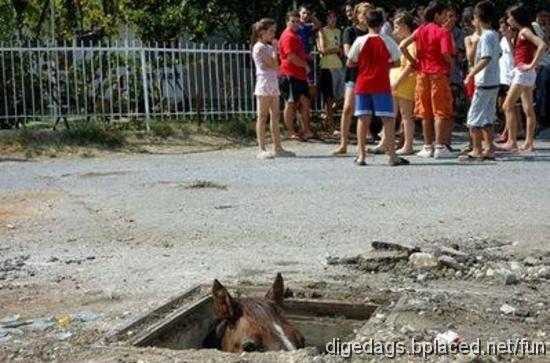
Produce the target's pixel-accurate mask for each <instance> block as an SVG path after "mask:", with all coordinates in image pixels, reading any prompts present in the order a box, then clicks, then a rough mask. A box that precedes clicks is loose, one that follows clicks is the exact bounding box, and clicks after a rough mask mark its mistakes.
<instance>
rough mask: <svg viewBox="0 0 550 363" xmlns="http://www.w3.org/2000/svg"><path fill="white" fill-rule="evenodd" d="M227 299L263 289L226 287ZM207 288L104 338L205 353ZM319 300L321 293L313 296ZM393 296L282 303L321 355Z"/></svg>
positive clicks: (209, 320)
mask: <svg viewBox="0 0 550 363" xmlns="http://www.w3.org/2000/svg"><path fill="white" fill-rule="evenodd" d="M227 289H228V291H229V292H230V293H231V295H232V296H239V295H240V296H247V297H263V296H264V295H265V293H266V291H267V290H268V289H269V288H268V287H253V288H252V287H248V286H247V287H238V288H236V287H227ZM211 291H212V287H211V286H208V285H199V286H196V287H194V288H192V289H190V290H188V291H186V292H184V293H183V294H181V295H179V296H177V297H175V298H174V299H171V300H170V301H169V302H167V303H166V304H163V305H162V306H160V307H158V308H156V309H154V310H152V311H150V312H148V313H146V314H144V315H143V316H141V317H139V318H138V319H136V320H135V321H133V322H131V323H130V324H128V325H126V326H125V327H123V328H122V329H120V330H118V331H117V332H115V334H113V335H112V336H111V337H109V340H110V341H119V342H121V341H122V342H126V343H127V344H130V345H133V346H137V347H152V346H154V347H160V348H168V349H174V350H184V349H202V348H205V342H206V340H207V339H206V338H207V337H208V336H209V334H211V333H212V331H213V329H215V324H216V319H215V316H214V313H213V310H214V307H213V299H212V296H211V293H212V292H211ZM310 295H312V294H311V291H305V290H294V291H293V296H310ZM313 295H314V296H323V294H322V293H321V294H319V293H317V294H313ZM395 299H396V296H392V297H388V296H384V297H382V296H380V297H376V296H369V302H362V303H361V302H350V301H345V300H335V299H325V298H307V299H306V298H294V297H290V298H285V300H284V312H285V315H286V317H287V318H288V320H289V321H290V322H291V323H292V324H293V325H294V326H295V327H296V328H297V329H298V330H299V331H300V333H301V334H302V335H303V336H304V338H305V345H306V347H316V348H317V349H318V351H319V352H321V353H324V352H325V349H326V344H327V343H329V342H331V341H333V339H336V338H339V339H340V341H342V342H346V341H351V340H354V338H355V337H356V335H357V332H359V331H360V330H362V328H364V327H366V324H367V322H368V320H369V318H370V317H371V316H372V315H373V314H374V312H375V311H376V310H377V309H379V308H380V307H381V306H383V305H385V304H387V303H389V302H390V300H394V301H395Z"/></svg>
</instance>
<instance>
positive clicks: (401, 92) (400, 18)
mask: <svg viewBox="0 0 550 363" xmlns="http://www.w3.org/2000/svg"><path fill="white" fill-rule="evenodd" d="M414 28H415V23H414V17H413V16H412V15H411V14H409V13H407V12H401V13H398V14H397V15H396V16H395V18H394V32H393V35H394V36H395V38H396V39H397V40H398V41H400V40H403V39H405V38H407V37H408V36H410V35H411V34H412V32H413V31H414ZM408 50H409V53H411V54H412V55H413V57H415V56H416V47H415V44H414V43H412V44H411V45H410V46H409V47H408ZM390 84H391V87H392V94H393V99H394V104H395V105H396V113H397V112H399V113H400V114H401V125H402V128H403V135H404V143H403V147H402V148H401V149H399V150H397V151H396V154H398V155H412V154H414V150H413V141H414V119H413V117H414V116H413V110H414V89H415V86H416V72H415V70H414V66H413V65H412V64H411V63H410V62H409V61H408V60H407V59H406V58H405V57H403V56H402V57H401V64H400V66H399V67H397V68H392V69H391V71H390ZM397 110H398V111H397Z"/></svg>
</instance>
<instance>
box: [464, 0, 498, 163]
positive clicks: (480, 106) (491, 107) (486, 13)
mask: <svg viewBox="0 0 550 363" xmlns="http://www.w3.org/2000/svg"><path fill="white" fill-rule="evenodd" d="M494 12H495V6H494V4H493V3H492V2H491V1H489V0H484V1H482V2H480V3H478V4H477V5H476V7H475V9H474V26H475V27H476V32H477V33H478V34H480V36H479V40H478V41H477V47H476V53H475V61H474V66H473V68H472V70H471V71H470V73H469V74H468V75H467V76H466V79H465V80H464V83H465V84H469V83H470V80H471V79H474V80H475V87H476V88H475V91H474V96H473V98H472V103H471V104H470V109H469V111H468V127H469V128H470V136H471V139H472V151H471V152H470V153H468V154H466V155H464V156H463V157H462V158H461V160H479V159H488V160H494V156H493V123H494V122H495V119H496V105H497V97H498V89H499V84H500V74H499V65H498V62H499V56H500V45H499V36H498V33H497V32H496V31H494V30H493V29H491V17H492V16H493V14H494ZM482 140H483V142H482ZM482 143H484V144H485V145H486V149H485V150H483V147H482Z"/></svg>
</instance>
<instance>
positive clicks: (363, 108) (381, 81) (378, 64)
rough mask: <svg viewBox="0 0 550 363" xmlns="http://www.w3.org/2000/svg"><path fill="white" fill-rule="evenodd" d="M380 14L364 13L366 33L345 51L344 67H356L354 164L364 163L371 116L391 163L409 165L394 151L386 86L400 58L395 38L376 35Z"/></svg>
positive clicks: (390, 104) (390, 103) (381, 17)
mask: <svg viewBox="0 0 550 363" xmlns="http://www.w3.org/2000/svg"><path fill="white" fill-rule="evenodd" d="M383 24H384V16H383V14H382V13H381V12H380V11H377V10H372V11H370V12H369V13H368V14H367V26H368V28H369V32H368V34H366V35H363V36H361V37H358V38H357V39H356V40H355V41H354V42H353V45H352V46H351V49H350V51H349V53H348V66H349V67H353V66H357V65H358V66H359V71H358V74H357V80H356V83H355V116H357V117H358V118H359V122H358V124H357V159H356V160H355V161H356V163H357V165H360V166H363V165H366V162H365V157H366V150H365V138H366V136H367V130H368V129H369V125H370V121H371V118H372V116H379V117H380V118H381V119H382V122H383V123H384V133H385V145H384V149H385V150H386V152H387V153H388V155H389V164H390V165H392V166H396V165H405V164H409V162H408V161H407V160H406V159H403V158H400V157H397V155H396V154H395V141H394V139H395V135H394V134H395V113H394V109H393V98H392V93H391V86H390V67H391V64H392V63H395V62H398V61H399V58H400V53H399V49H398V47H397V44H396V43H395V41H394V40H393V39H392V38H390V37H389V36H387V35H385V34H380V29H381V28H382V25H383Z"/></svg>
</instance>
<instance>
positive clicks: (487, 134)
mask: <svg viewBox="0 0 550 363" xmlns="http://www.w3.org/2000/svg"><path fill="white" fill-rule="evenodd" d="M481 134H482V135H483V143H484V144H485V145H487V146H488V148H487V149H485V150H483V156H485V157H490V158H492V157H493V152H494V146H493V138H494V136H493V125H490V126H485V127H484V128H482V129H481Z"/></svg>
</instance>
